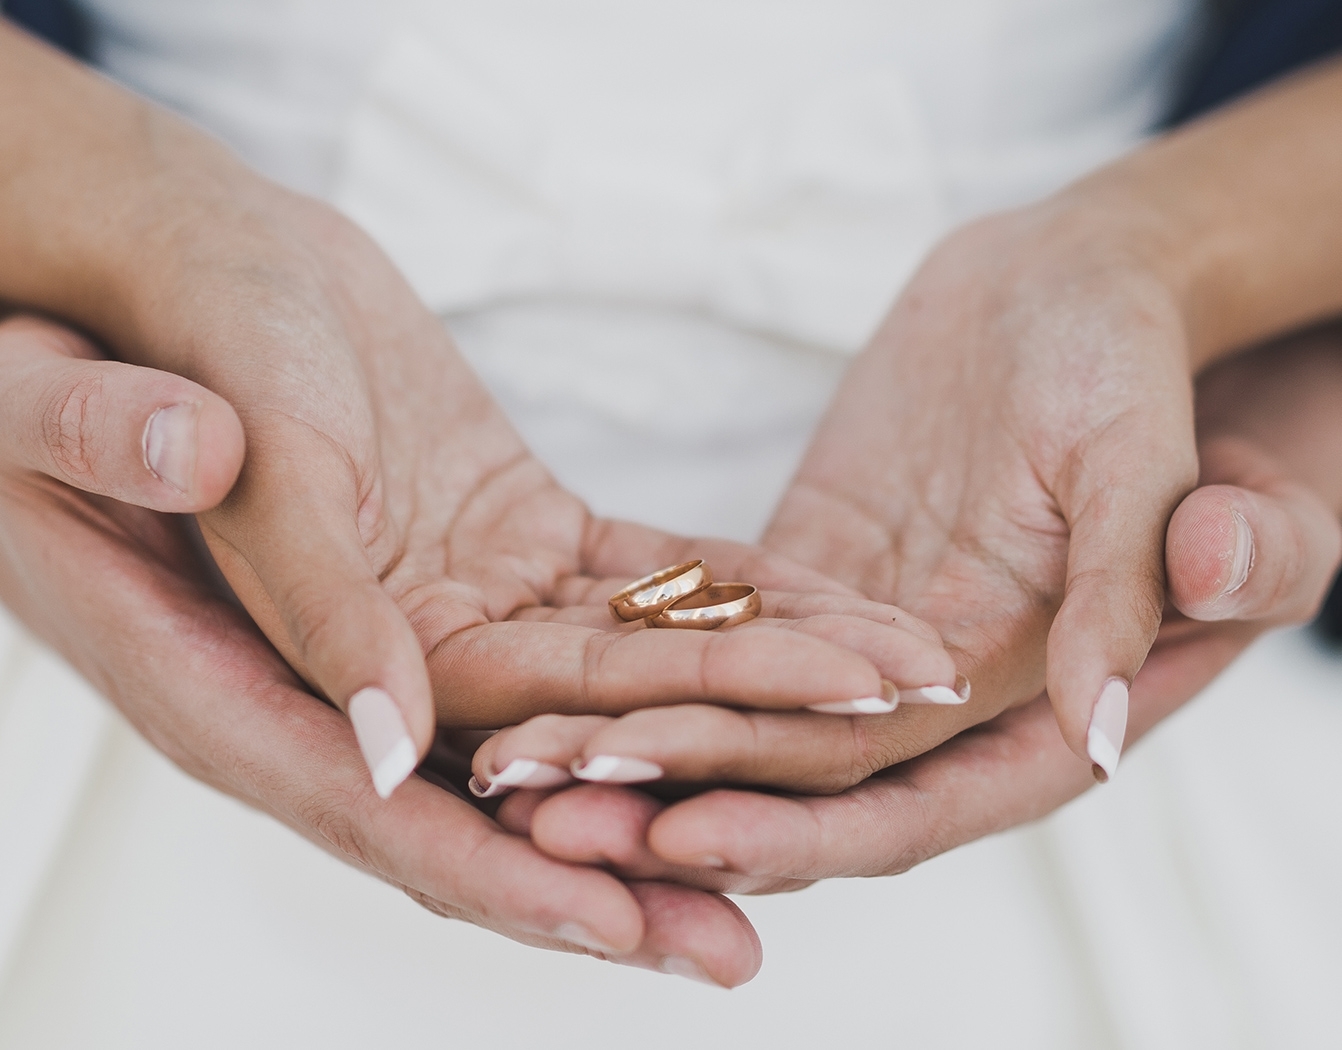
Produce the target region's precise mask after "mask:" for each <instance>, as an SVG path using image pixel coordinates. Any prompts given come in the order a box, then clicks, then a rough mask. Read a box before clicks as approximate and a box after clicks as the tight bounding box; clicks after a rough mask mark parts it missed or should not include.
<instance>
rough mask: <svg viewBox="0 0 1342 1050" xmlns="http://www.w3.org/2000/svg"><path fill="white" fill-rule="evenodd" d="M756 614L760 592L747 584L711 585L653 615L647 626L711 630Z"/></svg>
mask: <svg viewBox="0 0 1342 1050" xmlns="http://www.w3.org/2000/svg"><path fill="white" fill-rule="evenodd" d="M759 614H760V593H759V591H757V590H756V589H755V588H754V587H752V586H751V585H750V584H748V583H715V584H713V585H712V586H711V587H705V588H704V589H703V590H701V591H698V592H696V593H694V594H691V595H687V596H686V597H684V598H680V599H677V600H676V601H674V602H672V603H671V604H670V605H668V606H667V607H666V608H665V609H663V610H662V611H661V612H660V613H658V614H657V615H656V616H652V617H649V618H648V626H649V627H680V628H685V629H688V630H692V631H712V630H714V629H715V628H718V627H730V626H732V625H733V624H737V623H745V622H746V621H747V620H753V619H754V618H755V617H756V616H758V615H759Z"/></svg>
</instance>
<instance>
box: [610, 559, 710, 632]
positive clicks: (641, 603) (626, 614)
mask: <svg viewBox="0 0 1342 1050" xmlns="http://www.w3.org/2000/svg"><path fill="white" fill-rule="evenodd" d="M712 582H713V572H712V570H710V569H709V567H708V566H707V565H705V564H704V562H703V560H702V559H699V560H696V561H687V562H684V563H683V564H681V565H673V566H671V567H670V568H669V569H661V570H659V571H658V572H654V573H653V574H652V575H651V576H644V577H643V579H641V580H635V581H634V582H633V583H631V584H630V585H629V586H628V587H625V588H624V589H623V590H620V591H617V592H616V593H615V594H612V595H611V596H610V611H611V612H612V613H613V614H614V615H615V618H616V619H617V620H646V619H648V618H649V617H652V616H656V615H657V614H658V613H660V612H661V611H662V610H663V609H665V608H666V607H667V606H668V605H670V604H671V603H672V602H675V601H679V600H680V599H682V598H688V597H690V596H691V595H693V594H698V593H699V592H700V591H702V590H703V589H704V588H705V587H707V586H709V585H710V584H711V583H712Z"/></svg>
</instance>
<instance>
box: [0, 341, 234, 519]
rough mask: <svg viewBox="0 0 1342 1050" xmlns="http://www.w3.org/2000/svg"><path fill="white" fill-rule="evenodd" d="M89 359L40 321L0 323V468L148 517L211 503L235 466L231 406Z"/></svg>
mask: <svg viewBox="0 0 1342 1050" xmlns="http://www.w3.org/2000/svg"><path fill="white" fill-rule="evenodd" d="M96 357H97V354H96V351H95V350H94V348H93V347H92V346H91V345H90V344H89V343H88V342H87V341H85V340H84V339H82V338H80V337H79V336H77V335H75V334H74V333H73V332H70V331H68V330H67V329H64V328H61V327H58V326H56V325H53V324H50V323H48V322H46V321H41V320H37V319H34V318H26V317H17V318H11V319H9V320H7V321H4V322H3V323H0V461H3V462H5V463H7V464H9V465H11V466H15V467H18V468H21V469H25V470H35V471H40V472H41V473H43V474H46V475H48V476H49V477H52V478H55V479H56V480H58V481H62V482H64V483H65V484H67V485H72V486H73V487H75V488H78V489H82V490H84V491H86V492H95V493H98V494H99V495H103V496H110V497H111V498H113V499H116V500H120V501H121V502H123V503H131V504H134V505H136V506H140V507H147V508H150V509H152V510H159V511H166V512H169V513H192V512H197V511H202V510H207V509H209V508H211V507H213V506H215V505H216V504H218V503H219V502H220V501H221V500H222V499H223V498H224V497H225V496H226V495H227V494H228V491H229V489H231V488H232V487H233V483H234V481H235V480H236V478H237V476H238V471H239V470H240V469H241V467H242V460H243V446H244V442H243V433H242V424H241V423H240V422H239V421H238V417H237V415H236V414H235V413H234V411H233V409H232V406H230V405H229V404H228V402H226V401H225V400H224V399H223V398H221V397H219V396H218V395H216V394H213V393H211V392H210V391H208V390H206V389H205V388H204V387H202V386H199V385H198V384H196V383H193V382H191V381H190V380H188V379H183V378H182V377H181V376H176V375H173V374H171V373H169V372H160V371H157V370H156V369H152V368H140V367H137V366H135V365H128V364H123V363H121V362H116V361H102V360H96Z"/></svg>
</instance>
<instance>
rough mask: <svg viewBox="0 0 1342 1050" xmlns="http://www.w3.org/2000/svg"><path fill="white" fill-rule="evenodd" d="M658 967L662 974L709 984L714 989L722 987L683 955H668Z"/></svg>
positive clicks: (700, 967)
mask: <svg viewBox="0 0 1342 1050" xmlns="http://www.w3.org/2000/svg"><path fill="white" fill-rule="evenodd" d="M659 967H660V969H661V971H662V973H671V974H675V975H676V976H677V977H688V978H689V979H690V980H691V981H698V982H699V983H700V984H711V985H712V986H713V987H714V988H721V987H722V985H720V984H718V982H717V981H715V980H713V978H711V977H709V976H708V974H707V973H706V972H705V970H704V968H703V967H702V966H700V965H699V964H698V963H697V962H695V961H694V960H693V959H690V958H687V957H686V956H684V955H668V956H666V958H664V959H663V960H662V961H661V963H660V964H659Z"/></svg>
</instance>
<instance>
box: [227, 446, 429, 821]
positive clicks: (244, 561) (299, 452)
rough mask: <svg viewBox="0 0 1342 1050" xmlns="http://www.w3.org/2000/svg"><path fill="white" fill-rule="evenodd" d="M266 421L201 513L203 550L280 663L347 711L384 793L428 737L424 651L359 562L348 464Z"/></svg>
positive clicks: (357, 511) (362, 512)
mask: <svg viewBox="0 0 1342 1050" xmlns="http://www.w3.org/2000/svg"><path fill="white" fill-rule="evenodd" d="M282 428H283V429H280V428H279V427H276V426H271V427H270V428H268V429H267V430H266V431H264V438H263V439H257V438H256V437H253V440H252V445H253V449H254V450H255V451H258V452H259V453H260V455H259V456H257V457H254V458H253V459H252V460H250V461H249V462H248V464H247V465H246V466H245V467H244V469H243V472H242V476H241V477H240V479H239V481H238V485H237V487H236V488H235V490H234V493H233V496H232V497H230V499H229V500H228V501H227V502H226V503H225V504H224V505H223V506H222V507H220V508H219V509H218V510H216V511H214V512H212V513H211V514H209V515H206V516H205V517H204V518H203V519H202V532H203V534H204V535H205V537H206V539H207V541H208V542H209V543H210V548H211V551H212V552H213V554H214V556H215V559H216V560H217V561H218V563H219V567H220V568H221V569H222V570H223V572H224V575H225V576H226V577H227V578H228V580H229V582H230V583H231V584H232V586H233V589H234V591H236V592H237V594H238V596H239V598H241V600H242V602H243V604H244V605H245V606H246V607H247V610H248V612H250V613H251V614H252V617H253V618H254V619H255V620H256V621H257V623H258V624H259V625H260V626H261V627H262V629H263V630H264V631H265V632H266V634H267V636H268V637H269V638H270V639H271V641H272V642H273V643H274V644H275V646H276V648H278V649H279V650H280V652H281V653H282V654H283V656H284V657H285V659H286V660H287V661H288V662H289V663H290V665H291V666H293V667H294V668H295V669H296V670H298V672H299V673H300V674H301V675H302V676H303V677H304V678H305V679H306V680H307V681H308V682H310V683H311V684H312V685H313V686H314V687H315V688H316V689H317V690H318V691H320V692H321V693H322V694H323V695H325V696H326V697H327V698H328V699H330V700H331V702H332V703H334V704H335V705H336V706H337V707H339V708H340V709H341V710H342V711H345V712H346V713H347V714H348V715H349V719H350V721H351V722H352V723H353V725H354V730H355V733H356V735H357V737H358V740H359V745H360V747H361V749H362V751H363V754H364V757H365V760H366V762H367V766H368V770H369V773H370V774H371V777H372V781H373V785H374V787H375V788H376V789H377V792H378V794H379V795H381V796H382V797H384V798H386V797H389V796H390V795H391V793H392V792H393V791H395V790H396V788H397V786H398V785H399V784H401V783H402V782H403V781H404V780H405V778H406V777H408V776H409V775H410V773H411V772H412V771H413V770H414V768H415V766H416V765H417V764H418V761H419V759H420V758H421V757H422V756H423V755H424V754H426V753H427V751H428V749H429V747H430V745H431V744H432V741H433V732H434V726H435V716H434V709H433V694H432V690H431V688H430V685H429V677H428V671H427V669H426V667H425V663H424V651H423V649H422V648H421V647H420V643H419V639H418V637H417V636H416V635H415V632H414V631H413V630H412V629H411V627H410V624H409V622H408V621H407V619H406V617H405V614H404V613H402V612H401V610H400V608H399V607H398V606H397V605H396V602H395V601H394V600H393V598H392V597H391V595H390V594H389V593H388V592H387V590H386V589H385V588H384V587H383V586H382V583H381V581H380V580H379V578H378V576H377V574H376V573H375V571H374V569H373V566H372V563H371V561H370V558H369V553H368V545H367V544H366V542H365V538H364V536H363V535H362V534H361V531H360V528H361V523H363V522H366V521H367V520H368V519H369V517H372V518H377V512H376V511H374V513H373V514H372V515H368V514H367V513H366V508H367V507H369V506H370V505H371V506H374V507H376V505H377V498H376V495H377V494H376V481H374V482H373V488H374V492H373V494H372V495H371V496H361V493H360V491H359V488H358V481H357V479H356V476H355V472H354V471H353V470H352V468H351V465H350V462H349V460H348V459H347V458H346V457H345V456H344V455H343V454H339V453H337V452H335V451H333V450H332V447H331V444H330V442H329V441H328V440H327V439H326V438H324V437H323V436H321V435H320V434H318V433H316V432H315V431H313V430H310V429H308V428H306V427H302V426H298V425H296V424H294V425H290V424H287V423H286V424H283V425H282Z"/></svg>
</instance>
